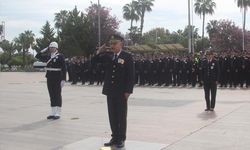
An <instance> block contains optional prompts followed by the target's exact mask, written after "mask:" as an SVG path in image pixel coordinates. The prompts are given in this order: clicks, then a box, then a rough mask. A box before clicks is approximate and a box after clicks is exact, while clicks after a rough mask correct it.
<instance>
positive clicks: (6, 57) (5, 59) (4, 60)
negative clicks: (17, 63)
mask: <svg viewBox="0 0 250 150" xmlns="http://www.w3.org/2000/svg"><path fill="white" fill-rule="evenodd" d="M0 47H1V48H2V50H3V54H2V55H1V61H0V63H1V64H8V65H9V62H10V60H11V59H12V57H13V55H14V54H15V52H16V46H15V44H14V43H13V42H9V41H7V40H3V41H2V42H0Z"/></svg>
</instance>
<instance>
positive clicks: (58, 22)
mask: <svg viewBox="0 0 250 150" xmlns="http://www.w3.org/2000/svg"><path fill="white" fill-rule="evenodd" d="M68 17H69V12H68V11H66V10H61V11H60V12H59V13H55V18H54V21H55V28H56V29H57V36H58V42H59V41H60V38H59V37H60V35H59V34H60V30H62V28H63V26H64V25H65V24H66V21H67V19H68Z"/></svg>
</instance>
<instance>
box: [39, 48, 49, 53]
mask: <svg viewBox="0 0 250 150" xmlns="http://www.w3.org/2000/svg"><path fill="white" fill-rule="evenodd" d="M48 49H49V48H48V47H46V48H44V49H43V50H41V53H45V52H46V51H47V50H48Z"/></svg>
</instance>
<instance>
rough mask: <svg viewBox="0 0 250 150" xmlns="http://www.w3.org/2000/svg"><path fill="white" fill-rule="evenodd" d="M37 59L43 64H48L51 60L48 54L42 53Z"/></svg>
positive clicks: (38, 54)
mask: <svg viewBox="0 0 250 150" xmlns="http://www.w3.org/2000/svg"><path fill="white" fill-rule="evenodd" d="M35 57H36V58H37V59H38V60H39V61H41V62H47V61H48V60H49V59H50V57H49V56H48V55H47V54H43V53H40V52H39V53H37V54H36V56H35Z"/></svg>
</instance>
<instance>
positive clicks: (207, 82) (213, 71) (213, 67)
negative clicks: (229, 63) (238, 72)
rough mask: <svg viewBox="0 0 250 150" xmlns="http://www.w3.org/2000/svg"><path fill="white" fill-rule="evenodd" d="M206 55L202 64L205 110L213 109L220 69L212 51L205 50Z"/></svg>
mask: <svg viewBox="0 0 250 150" xmlns="http://www.w3.org/2000/svg"><path fill="white" fill-rule="evenodd" d="M206 56H207V59H206V60H205V61H203V65H202V81H203V83H204V91H205V99H206V106H207V108H206V109H205V111H214V108H215V102H216V91H217V84H218V81H219V74H220V73H219V72H220V69H219V63H218V62H217V61H216V60H215V59H214V55H213V52H212V51H207V52H206ZM210 93H211V94H210ZM210 97H211V98H210Z"/></svg>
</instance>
